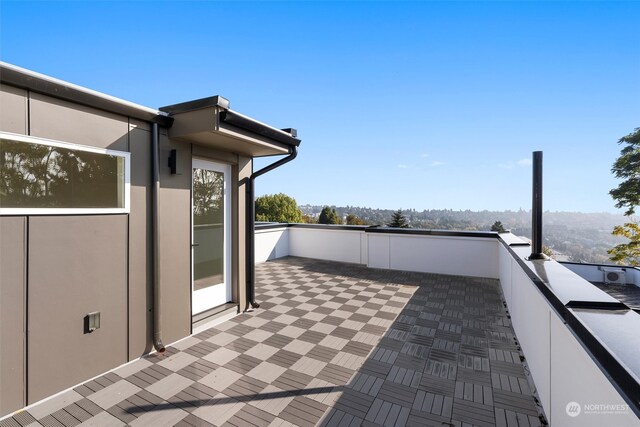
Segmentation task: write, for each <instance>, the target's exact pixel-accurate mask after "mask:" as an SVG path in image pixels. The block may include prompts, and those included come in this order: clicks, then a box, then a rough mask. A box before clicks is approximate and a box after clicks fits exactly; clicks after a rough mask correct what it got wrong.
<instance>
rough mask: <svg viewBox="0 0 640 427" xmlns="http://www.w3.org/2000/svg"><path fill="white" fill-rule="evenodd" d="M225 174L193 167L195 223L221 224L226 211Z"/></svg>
mask: <svg viewBox="0 0 640 427" xmlns="http://www.w3.org/2000/svg"><path fill="white" fill-rule="evenodd" d="M223 195H224V174H222V173H220V172H214V171H210V170H206V169H199V168H194V169H193V221H194V224H195V225H214V224H221V223H222V221H223V219H224V218H223V213H224V198H223Z"/></svg>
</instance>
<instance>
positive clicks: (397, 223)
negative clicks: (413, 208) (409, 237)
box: [387, 209, 409, 228]
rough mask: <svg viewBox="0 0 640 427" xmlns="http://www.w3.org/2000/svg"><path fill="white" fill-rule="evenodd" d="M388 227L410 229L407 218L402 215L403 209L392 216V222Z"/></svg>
mask: <svg viewBox="0 0 640 427" xmlns="http://www.w3.org/2000/svg"><path fill="white" fill-rule="evenodd" d="M387 227H394V228H409V224H408V223H407V218H406V217H405V216H404V215H402V209H398V210H397V211H395V212H394V213H393V214H392V215H391V222H389V223H387Z"/></svg>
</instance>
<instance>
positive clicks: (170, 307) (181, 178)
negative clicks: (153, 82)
mask: <svg viewBox="0 0 640 427" xmlns="http://www.w3.org/2000/svg"><path fill="white" fill-rule="evenodd" d="M172 149H173V150H177V155H178V157H177V158H178V162H179V164H178V166H177V170H178V172H179V174H176V175H171V173H170V171H169V168H166V167H163V166H164V165H166V160H165V162H164V163H161V165H160V193H159V194H158V201H159V208H158V212H159V213H158V230H159V233H158V234H159V236H160V239H159V241H158V242H156V243H157V244H158V247H159V250H160V255H159V259H158V263H159V274H160V286H161V294H162V302H161V307H160V310H161V313H162V340H163V341H164V343H165V344H168V343H170V342H173V341H176V340H179V339H180V338H184V337H186V336H187V335H189V334H190V333H191V190H190V189H191V145H189V144H184V143H178V142H175V141H171V140H169V138H168V136H167V135H166V134H161V135H160V159H161V162H162V160H163V159H167V158H169V152H170V150H172Z"/></svg>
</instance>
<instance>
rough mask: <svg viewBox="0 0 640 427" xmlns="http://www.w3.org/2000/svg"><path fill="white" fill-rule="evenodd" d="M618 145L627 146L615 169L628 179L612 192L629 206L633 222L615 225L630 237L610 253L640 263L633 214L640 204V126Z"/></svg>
mask: <svg viewBox="0 0 640 427" xmlns="http://www.w3.org/2000/svg"><path fill="white" fill-rule="evenodd" d="M618 144H621V145H622V144H624V145H625V146H624V147H623V148H622V150H620V157H618V158H617V159H616V161H615V162H614V163H613V167H612V168H611V172H613V174H614V175H615V177H616V178H620V179H623V180H624V181H622V182H621V183H620V185H618V187H617V188H614V189H613V190H611V191H610V192H609V194H611V197H613V198H614V200H616V207H617V208H623V207H624V208H627V210H626V211H625V213H624V214H625V216H627V217H629V218H630V221H629V222H626V223H625V224H624V225H617V226H615V227H614V228H613V232H612V233H611V234H613V235H614V236H621V237H626V238H627V239H628V242H626V243H621V244H619V245H616V246H615V247H613V248H612V249H609V250H608V251H607V253H608V254H609V256H610V257H611V260H612V261H614V262H617V263H619V264H629V265H633V266H637V265H640V224H639V223H638V221H636V220H634V219H633V217H632V215H633V214H634V213H635V210H636V208H637V207H638V206H640V128H636V129H635V130H634V131H633V132H632V133H630V134H629V135H626V136H623V137H622V138H620V140H618Z"/></svg>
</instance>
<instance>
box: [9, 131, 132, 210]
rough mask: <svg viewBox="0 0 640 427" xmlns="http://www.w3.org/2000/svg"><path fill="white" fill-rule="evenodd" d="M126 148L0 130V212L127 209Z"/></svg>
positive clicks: (127, 176)
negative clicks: (83, 143) (116, 149)
mask: <svg viewBox="0 0 640 427" xmlns="http://www.w3.org/2000/svg"><path fill="white" fill-rule="evenodd" d="M129 168H130V165H129V153H125V152H122V151H113V150H103V149H99V148H93V147H85V146H81V145H76V144H67V143H63V142H58V141H51V140H47V139H41V138H34V137H27V136H22V135H16V134H10V133H5V132H0V214H5V215H6V214H67V213H68V214H71V213H124V212H128V211H129Z"/></svg>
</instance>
